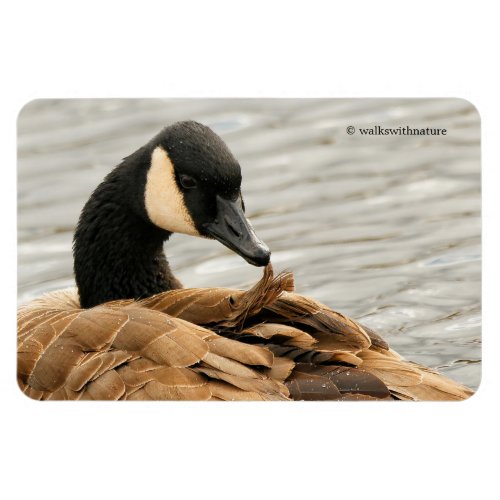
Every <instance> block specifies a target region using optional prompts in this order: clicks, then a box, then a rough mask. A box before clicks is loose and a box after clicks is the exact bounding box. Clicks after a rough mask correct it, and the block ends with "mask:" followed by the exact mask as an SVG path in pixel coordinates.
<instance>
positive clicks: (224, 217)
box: [18, 121, 472, 400]
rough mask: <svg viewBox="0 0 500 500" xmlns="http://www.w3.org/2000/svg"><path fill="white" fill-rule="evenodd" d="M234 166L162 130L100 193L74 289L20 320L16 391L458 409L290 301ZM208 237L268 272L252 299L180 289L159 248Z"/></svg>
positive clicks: (191, 132)
mask: <svg viewBox="0 0 500 500" xmlns="http://www.w3.org/2000/svg"><path fill="white" fill-rule="evenodd" d="M240 187H241V172H240V166H239V164H238V162H237V161H236V159H235V158H234V156H233V155H232V154H231V152H230V151H229V149H228V148H227V147H226V145H225V144H224V142H223V141H222V140H221V139H220V138H219V137H218V136H217V135H216V134H215V133H214V132H213V131H212V130H210V129H209V128H208V127H206V126H203V125H201V124H199V123H196V122H192V121H188V122H179V123H176V124H174V125H171V126H169V127H167V128H165V129H164V130H162V131H161V132H160V133H159V134H158V135H157V136H156V137H154V138H153V139H152V140H151V141H150V142H149V143H148V144H146V145H145V146H143V147H142V148H140V149H139V150H138V151H136V152H135V153H133V154H132V155H130V156H128V157H127V158H125V159H124V160H123V161H122V163H121V164H120V165H118V166H117V167H116V168H115V169H114V170H113V171H112V172H111V173H110V174H109V175H108V176H107V177H106V178H105V179H104V181H103V182H102V183H101V184H100V185H99V186H98V187H97V189H96V190H95V191H94V192H93V194H92V195H91V197H90V199H89V200H88V202H87V203H86V205H85V207H84V208H83V211H82V213H81V216H80V219H79V222H78V225H77V229H76V231H75V235H74V247H73V253H74V271H75V279H76V284H77V287H78V291H76V290H74V289H73V290H62V291H57V292H52V293H49V294H46V295H44V296H43V297H41V298H39V299H36V300H34V301H32V302H31V303H29V304H27V305H25V306H22V307H21V308H20V309H19V311H18V381H19V385H20V387H21V389H22V391H23V392H24V393H25V394H27V395H28V396H30V397H32V398H35V399H135V400H144V399H174V400H178V399H196V400H209V399H220V400H287V399H306V400H369V399H382V400H384V399H413V400H453V399H455V400H460V399H465V398H467V397H469V396H470V395H471V394H472V391H471V390H470V389H468V388H466V387H464V386H462V385H460V384H458V383H456V382H454V381H452V380H450V379H448V378H446V377H444V376H442V375H440V374H438V373H436V372H435V371H433V370H431V369H429V368H426V367H424V366H420V365H417V364H415V363H412V362H408V361H406V360H404V359H402V358H401V357H400V356H399V355H398V354H397V353H395V352H394V351H393V350H391V349H390V348H389V347H388V345H387V344H386V342H385V341H384V340H383V339H382V338H381V337H379V336H378V335H377V334H376V333H374V332H373V331H371V330H370V329H368V328H366V327H363V326H361V325H360V324H359V323H357V322H356V321H354V320H352V319H349V318H347V317H345V316H343V315H342V314H340V313H337V312H334V311H332V310H331V309H329V308H328V307H326V306H324V305H322V304H320V303H319V302H317V301H315V300H313V299H310V298H307V297H303V296H300V295H297V294H295V293H293V277H292V275H291V273H288V272H285V273H282V274H279V275H278V276H274V275H273V270H272V267H271V265H270V264H269V262H270V255H271V254H270V251H269V249H268V248H267V246H266V245H265V244H264V243H263V242H262V241H261V240H260V239H259V238H258V237H257V235H256V234H255V232H254V230H253V229H252V226H251V224H250V222H249V221H248V220H247V219H246V217H245V215H244V212H245V206H244V203H243V198H242V195H241V190H240ZM173 232H180V233H185V234H189V235H193V236H201V237H206V238H214V239H217V240H218V241H220V242H221V243H222V244H224V245H226V246H227V247H229V248H230V249H231V250H233V251H234V252H236V253H237V254H239V255H241V256H242V257H243V258H244V259H246V260H247V261H248V262H249V263H251V264H253V265H256V266H265V269H264V274H263V277H262V279H261V280H260V281H259V282H258V283H257V284H256V285H255V286H254V287H252V288H251V289H250V290H248V291H239V290H232V289H225V288H207V289H201V288H194V289H193V288H182V286H181V284H180V282H179V281H178V280H177V279H176V278H175V277H174V275H173V274H172V272H171V270H170V268H169V265H168V262H167V260H166V257H165V254H164V251H163V244H164V242H165V241H166V240H168V238H169V236H170V235H171V234H172V233H173Z"/></svg>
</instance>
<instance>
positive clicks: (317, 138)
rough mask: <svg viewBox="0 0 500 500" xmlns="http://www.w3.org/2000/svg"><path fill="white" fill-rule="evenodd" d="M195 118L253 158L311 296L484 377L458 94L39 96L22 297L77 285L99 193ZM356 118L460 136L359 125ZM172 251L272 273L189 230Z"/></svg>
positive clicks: (476, 154) (213, 276)
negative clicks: (350, 129) (87, 213)
mask: <svg viewBox="0 0 500 500" xmlns="http://www.w3.org/2000/svg"><path fill="white" fill-rule="evenodd" d="M183 119H195V120H198V121H201V122H203V123H205V124H206V125H209V126H210V127H212V128H213V129H214V130H215V131H216V132H217V133H219V134H220V135H221V136H222V137H223V138H224V139H225V141H226V142H227V143H228V145H229V147H230V148H231V149H232V151H233V153H234V154H235V156H236V157H237V158H238V159H239V161H240V163H241V166H242V171H243V194H244V197H245V204H246V206H247V213H248V214H249V215H250V217H251V219H252V222H253V224H254V227H255V229H256V231H257V233H258V234H259V236H260V237H261V238H262V239H263V240H264V241H265V242H266V243H267V244H268V245H269V246H270V248H271V249H272V251H273V258H272V260H273V262H274V265H275V268H276V269H277V270H281V269H285V268H286V269H290V270H292V271H294V273H295V277H296V286H297V290H298V292H300V293H303V294H307V295H310V296H312V297H314V298H316V299H318V300H320V301H322V302H324V303H326V304H327V305H329V306H331V307H332V308H334V309H337V310H339V311H342V312H344V313H346V314H348V315H351V316H353V317H354V318H357V319H360V320H362V322H363V323H365V324H366V325H368V326H370V327H372V328H373V329H375V330H377V331H378V332H379V333H381V334H382V335H383V336H384V338H385V339H387V340H388V341H389V342H390V344H391V346H392V347H393V348H394V349H396V350H397V351H398V352H400V353H401V354H402V355H404V356H406V357H407V358H409V359H411V360H414V361H418V362H421V363H424V364H426V365H429V366H431V367H435V368H438V369H440V370H441V371H442V372H446V373H447V374H448V375H449V376H450V377H452V378H455V379H457V380H459V381H461V382H463V383H465V384H467V385H469V386H471V387H473V388H476V387H477V386H478V384H479V380H480V359H481V302H480V301H481V281H480V280H481V242H480V234H481V221H480V217H481V214H480V125H479V117H478V115H477V113H476V111H475V110H474V108H473V107H472V106H471V105H470V104H469V103H468V102H466V101H462V100H457V99H428V100H423V99H415V100H410V99H399V100H382V99H355V100H348V99H327V100H314V99H307V100H306V99H296V100H290V99H283V100H264V99H261V100H255V99H253V100H250V99H247V100H245V99H239V100H235V99H217V100H216V99H212V100H196V99H192V100H151V99H148V100H53V101H49V100H47V101H35V102H32V103H30V104H29V105H27V106H26V107H25V108H24V109H23V110H22V112H21V114H20V118H19V137H18V139H19V169H18V172H19V174H18V204H19V205H18V206H19V208H18V228H19V247H18V248H19V250H18V251H19V272H18V276H19V280H18V281H19V288H18V296H19V302H20V303H23V302H25V301H27V300H29V299H31V298H33V297H36V296H38V295H40V294H41V293H42V292H45V291H49V290H54V289H57V288H61V287H66V286H73V285H74V281H73V277H72V256H71V239H72V231H73V229H74V226H75V223H76V221H77V219H78V215H79V212H80V210H81V208H82V206H83V204H84V203H85V201H86V199H87V197H88V195H89V194H90V192H91V191H92V190H93V189H94V187H95V186H96V185H97V184H98V183H99V182H100V181H101V180H102V178H103V177H104V175H105V174H106V173H107V172H108V171H109V170H110V169H111V168H112V167H113V166H114V165H116V164H118V163H119V161H120V160H121V158H123V157H124V156H127V155H128V154H130V153H131V152H133V151H134V150H135V149H137V148H139V147H140V146H142V145H143V144H144V143H146V142H147V141H148V140H149V139H150V138H151V137H152V136H153V135H154V134H156V133H157V132H158V131H159V129H160V128H161V127H163V126H164V125H167V124H170V123H172V122H174V121H177V120H183ZM350 125H352V126H354V127H355V128H356V129H358V128H359V127H371V126H374V125H380V126H382V127H391V126H392V127H398V126H406V125H409V126H410V127H439V128H446V129H447V135H446V136H439V137H438V136H413V137H409V136H404V137H401V136H361V135H360V134H359V130H358V131H357V132H356V133H355V134H354V135H348V134H347V133H346V127H347V126H350ZM167 255H168V256H169V261H170V263H171V265H172V267H173V268H174V269H175V271H176V272H177V275H178V277H179V278H180V279H181V280H182V282H183V283H184V285H185V286H188V287H189V286H231V287H247V286H248V285H250V284H251V283H253V282H254V281H256V280H257V279H258V278H259V277H260V275H261V270H260V269H257V268H254V267H252V266H250V265H249V264H247V263H246V262H245V261H243V259H241V258H240V257H238V256H236V255H233V254H232V253H231V252H230V251H229V250H228V249H226V248H225V247H223V246H222V245H220V244H219V243H217V242H214V241H208V240H202V239H196V238H192V237H189V236H184V235H174V236H173V237H172V238H171V240H170V242H169V243H168V244H167Z"/></svg>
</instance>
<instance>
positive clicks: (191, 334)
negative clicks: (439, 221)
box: [18, 266, 472, 401]
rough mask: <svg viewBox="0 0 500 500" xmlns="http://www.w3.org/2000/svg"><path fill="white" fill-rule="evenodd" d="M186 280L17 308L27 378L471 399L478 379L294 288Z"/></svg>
mask: <svg viewBox="0 0 500 500" xmlns="http://www.w3.org/2000/svg"><path fill="white" fill-rule="evenodd" d="M292 291H293V277H292V275H291V274H290V273H282V274H280V275H278V276H276V277H274V276H273V273H272V268H271V267H270V266H268V267H267V268H266V269H265V271H264V276H263V278H262V279H261V280H260V281H259V282H258V283H256V285H255V286H253V287H252V288H251V289H250V290H248V291H247V292H244V291H239V290H231V289H225V288H214V289H181V290H173V291H170V292H164V293H161V294H158V295H156V296H154V297H150V298H148V299H144V300H141V301H132V300H121V301H114V302H109V303H107V304H103V305H101V306H97V307H94V308H92V309H85V310H83V309H80V308H79V305H78V300H77V296H76V295H75V292H74V291H60V292H54V293H51V294H47V295H45V296H43V297H41V298H40V299H37V300H35V301H33V302H31V303H30V304H28V305H26V306H23V307H21V308H20V309H19V311H18V380H19V386H20V388H21V390H22V391H23V392H24V393H25V394H26V395H27V396H29V397H32V398H34V399H128V400H151V399H153V400H155V399H170V400H171V399H184V400H189V399H193V400H286V399H290V398H292V399H304V400H313V399H314V400H326V399H328V400H342V401H353V400H371V399H378V400H380V399H388V398H393V399H418V400H421V399H429V400H436V399H449V400H454V399H465V398H467V397H469V396H470V394H472V391H470V390H469V389H468V388H466V387H463V386H461V385H460V384H457V383H455V382H453V381H451V380H450V379H448V378H446V377H443V376H442V375H440V374H438V373H436V372H434V371H433V370H430V369H428V368H426V367H422V366H420V365H417V364H415V363H411V362H408V361H406V360H404V359H402V358H401V357H400V356H399V355H398V354H397V353H395V352H394V351H392V350H390V349H388V346H387V344H386V343H385V342H384V341H383V339H382V338H381V337H380V336H378V335H377V334H376V333H375V332H373V331H372V330H370V329H369V328H366V327H363V326H361V325H360V324H358V323H357V322H356V321H354V320H352V319H350V318H348V317H346V316H344V315H342V314H339V313H337V312H335V311H332V310H331V309H329V308H328V307H326V306H324V305H323V304H321V303H319V302H317V301H315V300H313V299H310V298H307V297H303V296H300V295H297V294H295V293H292Z"/></svg>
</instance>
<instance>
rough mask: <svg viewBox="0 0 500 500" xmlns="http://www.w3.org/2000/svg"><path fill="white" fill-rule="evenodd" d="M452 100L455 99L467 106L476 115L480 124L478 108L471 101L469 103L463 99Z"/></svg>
mask: <svg viewBox="0 0 500 500" xmlns="http://www.w3.org/2000/svg"><path fill="white" fill-rule="evenodd" d="M454 99H456V100H457V101H462V102H464V103H465V104H467V105H468V106H469V107H470V108H472V111H473V112H474V113H476V115H477V117H478V119H479V123H481V113H480V112H479V109H478V107H477V106H476V105H475V104H474V103H473V102H472V101H469V99H466V98H465V97H454Z"/></svg>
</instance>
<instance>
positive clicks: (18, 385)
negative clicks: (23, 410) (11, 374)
mask: <svg viewBox="0 0 500 500" xmlns="http://www.w3.org/2000/svg"><path fill="white" fill-rule="evenodd" d="M16 386H17V388H18V389H19V392H20V393H21V394H22V395H23V396H24V397H25V398H26V399H29V400H30V401H36V402H38V401H40V400H39V399H37V398H34V397H33V396H31V395H30V394H27V393H26V391H24V390H23V388H22V386H21V382H20V380H19V378H17V379H16Z"/></svg>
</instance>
